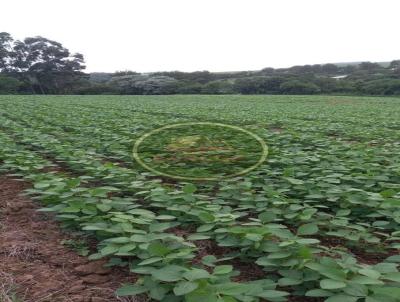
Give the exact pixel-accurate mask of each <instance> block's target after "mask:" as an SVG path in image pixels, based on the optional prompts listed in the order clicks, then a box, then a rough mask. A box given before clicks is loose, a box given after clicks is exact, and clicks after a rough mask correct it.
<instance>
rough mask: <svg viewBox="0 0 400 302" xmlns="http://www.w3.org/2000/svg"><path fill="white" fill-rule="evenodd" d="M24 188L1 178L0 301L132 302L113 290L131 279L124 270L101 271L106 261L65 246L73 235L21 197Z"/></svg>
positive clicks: (14, 181) (132, 280) (21, 183)
mask: <svg viewBox="0 0 400 302" xmlns="http://www.w3.org/2000/svg"><path fill="white" fill-rule="evenodd" d="M28 187H29V184H27V183H24V182H21V181H17V180H13V179H11V178H8V177H5V176H0V300H1V301H3V300H4V301H7V302H8V300H7V299H10V297H11V296H12V294H13V293H16V295H17V297H18V298H19V299H20V300H18V301H23V302H50V301H51V302H61V301H73V302H102V301H109V302H112V301H134V300H126V299H125V300H123V299H122V298H118V297H115V294H114V292H115V290H116V289H117V288H118V287H119V286H120V285H121V283H127V282H134V281H135V276H134V275H132V274H130V273H129V272H128V270H127V269H123V268H111V269H110V268H106V267H104V266H103V265H104V264H105V262H106V261H91V262H89V261H88V259H87V258H86V257H82V256H79V255H78V254H77V253H76V252H75V251H73V250H72V249H70V248H68V247H66V246H65V245H63V244H62V243H61V242H62V241H63V240H67V239H71V236H70V235H68V234H66V233H63V232H62V230H61V229H60V228H59V226H58V224H57V222H56V221H54V220H53V219H52V218H51V217H50V216H48V215H47V214H42V213H40V212H37V211H36V210H37V208H39V206H38V205H36V204H35V203H34V202H33V201H32V200H30V199H29V198H27V197H24V196H21V193H22V192H23V190H24V189H26V188H28ZM2 295H3V296H2ZM2 299H3V300H2ZM9 301H13V300H9Z"/></svg>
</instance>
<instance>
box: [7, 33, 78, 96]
mask: <svg viewBox="0 0 400 302" xmlns="http://www.w3.org/2000/svg"><path fill="white" fill-rule="evenodd" d="M13 59H14V62H13V68H14V70H15V71H18V72H23V73H24V74H25V76H26V78H27V79H28V80H29V82H30V83H31V84H32V85H33V87H35V90H36V89H39V91H40V93H43V94H44V93H66V92H68V91H66V90H68V89H70V87H71V84H72V83H73V82H75V81H79V80H80V78H81V77H82V76H83V74H82V72H81V71H82V70H83V69H84V68H85V65H84V59H83V55H81V54H71V53H70V52H69V50H68V49H67V48H65V47H63V46H62V44H61V43H59V42H56V41H53V40H49V39H46V38H44V37H40V36H38V37H33V38H26V39H25V40H24V41H16V42H15V44H14V52H13Z"/></svg>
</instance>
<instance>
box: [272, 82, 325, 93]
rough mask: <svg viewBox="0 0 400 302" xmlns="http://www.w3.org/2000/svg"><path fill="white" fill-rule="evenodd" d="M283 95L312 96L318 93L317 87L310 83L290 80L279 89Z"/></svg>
mask: <svg viewBox="0 0 400 302" xmlns="http://www.w3.org/2000/svg"><path fill="white" fill-rule="evenodd" d="M280 89H281V91H282V93H283V94H314V93H318V92H320V89H319V87H318V86H317V85H315V84H314V83H311V82H303V81H299V80H291V81H287V82H285V83H283V84H282V85H281V87H280Z"/></svg>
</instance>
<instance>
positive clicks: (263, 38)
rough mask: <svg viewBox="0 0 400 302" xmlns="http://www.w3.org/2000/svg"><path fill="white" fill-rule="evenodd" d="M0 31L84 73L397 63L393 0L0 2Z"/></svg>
mask: <svg viewBox="0 0 400 302" xmlns="http://www.w3.org/2000/svg"><path fill="white" fill-rule="evenodd" d="M0 11H1V14H0V31H6V32H9V33H10V34H12V35H13V36H14V37H15V38H17V39H23V38H24V37H27V36H35V35H41V36H44V37H46V38H49V39H53V40H56V41H59V42H61V43H63V45H64V46H66V47H67V48H69V49H70V50H71V51H72V52H81V53H83V54H84V56H85V59H86V62H87V67H88V69H87V70H88V71H107V72H112V71H116V70H134V71H139V72H150V71H161V70H163V71H164V70H181V71H195V70H210V71H237V70H257V69H261V68H264V67H288V66H292V65H303V64H317V63H327V62H351V61H367V60H369V61H390V60H393V59H400V36H399V29H400V1H399V0H393V1H392V0H140V1H139V0H113V1H111V0H68V1H57V0H35V1H33V0H0Z"/></svg>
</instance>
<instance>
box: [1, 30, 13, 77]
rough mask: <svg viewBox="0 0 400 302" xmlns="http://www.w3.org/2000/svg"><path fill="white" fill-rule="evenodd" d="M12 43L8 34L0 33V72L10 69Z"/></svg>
mask: <svg viewBox="0 0 400 302" xmlns="http://www.w3.org/2000/svg"><path fill="white" fill-rule="evenodd" d="M13 41H14V40H13V38H12V37H11V35H10V34H9V33H6V32H0V72H4V71H8V70H9V69H10V64H11V57H12V52H13Z"/></svg>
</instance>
